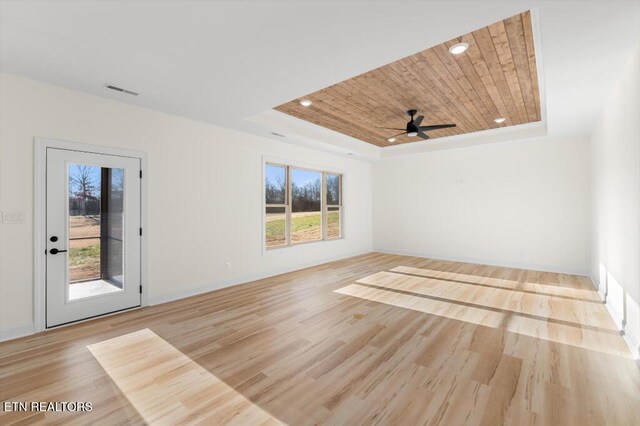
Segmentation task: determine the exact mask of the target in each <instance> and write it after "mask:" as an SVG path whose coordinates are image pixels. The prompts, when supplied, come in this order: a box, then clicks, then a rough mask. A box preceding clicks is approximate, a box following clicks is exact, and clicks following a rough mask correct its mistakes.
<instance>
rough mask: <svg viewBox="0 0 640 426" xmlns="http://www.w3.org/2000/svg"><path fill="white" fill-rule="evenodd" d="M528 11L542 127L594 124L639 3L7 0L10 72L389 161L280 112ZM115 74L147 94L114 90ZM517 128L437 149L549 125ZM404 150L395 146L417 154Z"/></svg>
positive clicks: (1, 12)
mask: <svg viewBox="0 0 640 426" xmlns="http://www.w3.org/2000/svg"><path fill="white" fill-rule="evenodd" d="M527 9H534V11H535V13H536V14H537V19H538V25H539V28H538V29H539V31H538V34H537V36H538V38H539V41H540V43H539V45H538V46H537V47H536V48H537V49H538V53H537V55H538V56H539V58H540V60H541V62H542V65H541V72H542V74H543V75H542V76H541V78H542V79H543V80H544V88H545V98H546V102H545V103H546V113H547V114H546V115H547V120H546V122H545V123H543V124H544V128H543V129H542V130H543V131H544V132H548V133H549V134H550V135H551V134H552V135H560V136H577V135H585V134H588V133H589V131H590V129H591V125H592V121H593V120H594V119H595V118H596V117H597V114H598V112H599V111H600V110H601V108H602V104H603V101H604V99H605V97H606V95H607V94H608V93H609V91H610V90H611V87H612V85H613V82H614V81H615V79H616V77H617V75H618V73H619V72H620V71H621V69H622V67H623V65H624V63H625V62H626V60H628V58H629V57H630V55H631V52H632V50H633V48H634V47H635V46H636V45H637V44H638V42H639V37H640V1H638V0H626V1H612V0H608V1H584V0H582V1H557V0H556V1H515V0H514V1H504V0H497V1H421V2H403V1H368V2H365V1H339V2H338V1H335V2H333V1H330V2H327V1H259V0H258V1H238V0H236V1H108V2H107V1H75V0H72V1H57V0H52V1H46V2H45V1H13V0H2V1H1V3H0V70H1V71H2V72H7V73H12V74H18V75H22V76H25V77H28V78H33V79H36V80H41V81H45V82H49V83H52V84H56V85H60V86H64V87H69V88H73V89H77V90H81V91H84V92H88V93H93V94H96V95H99V96H103V97H107V98H112V99H117V100H120V101H123V102H127V103H131V104H136V105H140V106H144V107H148V108H152V109H156V110H160V111H163V112H168V113H172V114H177V115H181V116H185V117H189V118H192V119H195V120H199V121H204V122H209V123H212V124H216V125H221V126H225V127H231V128H236V129H239V130H243V131H247V132H250V133H255V134H260V135H263V136H267V137H274V138H277V137H275V136H271V135H270V134H269V132H271V131H276V132H279V133H283V134H285V135H286V136H287V137H286V138H284V139H282V138H277V139H278V140H288V141H290V142H292V143H300V144H305V145H309V146H314V147H316V148H319V149H325V150H333V151H336V152H345V153H346V152H347V151H350V152H353V153H356V155H361V156H363V157H380V156H381V151H380V149H379V148H377V147H373V148H376V149H373V150H372V148H371V146H370V145H369V144H366V143H364V142H360V141H356V140H353V139H350V138H347V137H346V136H343V135H339V134H335V132H331V131H328V130H326V129H322V128H318V127H317V126H314V125H311V124H308V123H304V122H299V121H300V120H297V121H298V122H295V121H294V120H285V119H283V118H282V117H280V116H278V114H279V113H278V114H274V112H273V111H271V108H273V107H274V106H276V105H279V104H282V103H284V102H287V101H289V100H291V99H294V98H296V97H298V96H301V95H303V94H306V93H311V92H313V91H316V90H318V89H321V88H324V87H326V86H329V85H331V84H334V83H337V82H339V81H342V80H345V79H347V78H350V77H353V76H355V75H357V74H360V73H363V72H366V71H368V70H371V69H373V68H376V67H378V66H381V65H384V64H387V63H389V62H392V61H394V60H396V59H399V58H402V57H404V56H407V55H410V54H413V53H415V52H417V51H420V50H423V49H426V48H428V47H430V46H433V45H435V44H438V43H441V42H443V41H445V40H448V39H451V38H453V37H456V36H458V35H460V34H464V33H467V32H469V31H472V30H474V29H476V28H479V27H483V26H485V25H488V24H490V23H492V22H496V21H498V20H500V19H504V18H506V17H509V16H512V15H514V14H516V13H519V12H522V11H523V10H527ZM107 82H109V83H112V84H114V85H118V86H121V87H124V88H126V89H130V90H133V91H136V92H139V93H140V96H138V97H132V96H129V95H124V94H120V93H117V92H113V91H109V90H107V89H105V88H104V87H103V86H104V84H105V83H107ZM248 118H250V120H247V119H248ZM513 131H514V129H511V130H506V129H505V131H504V134H503V135H497V136H496V134H489V135H479V136H478V139H477V140H474V139H473V138H472V139H470V140H469V139H465V140H463V142H460V140H458V139H454V140H450V141H447V140H444V141H442V142H439V144H438V145H436V147H437V149H442V148H447V147H452V146H461V145H460V144H461V143H462V144H463V145H464V144H470V143H487V142H490V141H491V140H498V139H504V138H505V137H509V138H521V137H530V136H532V135H535V134H539V133H540V129H537V130H535V131H534V132H531V129H519V130H518V129H516V131H515V133H513V134H510V133H509V132H513ZM536 132H538V133H536ZM456 144H457V145H456ZM410 145H411V144H410ZM420 147H422V148H420ZM429 147H431V148H433V147H434V146H432V145H424V144H423V145H418V148H416V147H414V148H411V150H407V151H406V153H410V152H417V151H420V150H421V149H424V150H426V149H430V148H429ZM397 148H398V149H395V147H394V148H392V149H391V150H389V151H387V153H391V154H393V155H395V154H403V153H405V151H402V150H401V149H400V148H401V147H397Z"/></svg>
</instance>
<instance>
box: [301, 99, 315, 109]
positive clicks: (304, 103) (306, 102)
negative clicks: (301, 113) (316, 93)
mask: <svg viewBox="0 0 640 426" xmlns="http://www.w3.org/2000/svg"><path fill="white" fill-rule="evenodd" d="M312 103H313V102H311V101H310V100H309V99H303V100H301V101H300V105H302V106H303V107H308V106H309V105H311V104H312Z"/></svg>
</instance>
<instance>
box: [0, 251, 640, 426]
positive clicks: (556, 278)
mask: <svg viewBox="0 0 640 426" xmlns="http://www.w3.org/2000/svg"><path fill="white" fill-rule="evenodd" d="M0 400H2V401H91V402H92V405H93V410H92V411H90V412H83V413H72V412H0V423H1V424H3V425H4V424H27V423H35V424H292V425H299V424H301V425H304V424H310V425H313V424H331V425H343V424H344V425H357V424H367V425H368V424H394V425H396V424H411V425H413V424H432V425H436V424H442V425H448V424H469V425H476V424H490V425H494V424H511V425H528V424H530V425H545V424H580V425H586V424H603V423H609V424H640V410H638V407H639V406H640V369H638V366H637V364H636V363H635V361H634V360H633V359H632V358H631V355H630V353H629V351H628V349H627V348H626V345H625V343H624V340H623V338H622V336H621V335H620V333H619V332H618V331H617V330H616V328H615V324H614V323H613V321H612V319H611V317H610V316H609V315H608V313H607V311H606V308H605V307H604V305H603V304H602V303H601V302H599V299H598V296H597V294H596V291H595V290H594V289H593V287H592V286H591V284H590V282H589V280H588V278H585V277H579V276H573V275H567V274H554V273H548V272H539V271H528V270H521V269H513V268H501V267H496V266H489V265H474V264H468V263H458V262H451V261H444V260H435V259H425V258H419V257H410V256H396V255H389V254H382V253H370V254H366V255H361V256H356V257H353V258H349V259H344V260H341V261H337V262H332V263H329V264H324V265H319V266H316V267H312V268H307V269H304V270H300V271H296V272H292V273H288V274H283V275H279V276H276V277H272V278H267V279H264V280H260V281H255V282H251V283H247V284H243V285H239V286H235V287H230V288H226V289H222V290H218V291H214V292H210V293H205V294H201V295H198V296H193V297H189V298H186V299H182V300H178V301H175V302H171V303H167V304H163V305H157V306H153V307H149V308H143V309H139V310H135V311H130V312H126V313H122V314H118V315H114V316H110V317H105V318H101V319H97V320H93V321H89V322H85V323H80V324H76V325H72V326H69V327H63V328H59V329H56V330H52V331H48V332H45V333H40V334H36V335H33V336H29V337H25V338H21V339H16V340H13V341H9V342H4V343H0Z"/></svg>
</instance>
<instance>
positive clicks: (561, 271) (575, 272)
mask: <svg viewBox="0 0 640 426" xmlns="http://www.w3.org/2000/svg"><path fill="white" fill-rule="evenodd" d="M373 251H375V252H378V253H389V254H397V255H400V256H414V257H426V258H429V259H435V260H447V261H451V262H464V263H476V264H480V265H491V266H501V267H504V268H516V269H530V270H532V271H541V272H554V273H558V274H570V275H583V276H588V275H589V272H588V270H587V269H579V268H563V267H558V266H549V265H537V264H533V263H518V262H502V261H496V260H488V259H476V258H468V257H463V256H446V255H441V254H433V253H416V252H407V251H402V250H394V249H384V248H374V249H373Z"/></svg>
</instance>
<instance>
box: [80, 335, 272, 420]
mask: <svg viewBox="0 0 640 426" xmlns="http://www.w3.org/2000/svg"><path fill="white" fill-rule="evenodd" d="M87 348H88V349H89V351H91V353H92V354H93V356H94V357H95V358H96V360H97V361H98V362H99V363H100V365H101V366H102V368H103V369H104V370H105V371H106V373H107V374H108V375H109V376H110V377H111V379H112V380H113V381H114V382H115V384H116V385H117V386H118V388H119V389H120V391H122V393H123V394H124V395H125V396H126V397H127V399H128V400H129V402H131V404H132V405H133V406H134V407H135V409H136V410H137V411H138V413H139V414H140V416H142V418H143V419H144V420H145V422H146V423H147V424H183V423H189V424H193V423H199V422H202V423H204V424H221V423H224V424H227V423H237V424H243V423H246V424H249V423H251V424H262V423H267V424H281V423H280V422H279V421H278V420H277V419H276V418H274V417H272V416H271V415H270V414H269V413H267V412H265V411H264V410H262V409H261V408H260V407H259V406H257V405H255V404H253V403H252V402H251V401H249V400H248V399H247V398H245V397H244V396H243V395H241V394H240V393H238V392H237V391H236V390H234V389H233V388H232V387H230V386H229V385H227V384H226V383H224V382H223V381H222V380H220V379H218V378H217V377H216V376H214V375H213V374H211V373H210V372H209V371H207V370H205V369H204V368H203V367H201V366H200V365H199V364H198V363H196V362H194V361H193V360H191V359H190V358H189V357H188V356H186V355H184V354H183V353H182V352H180V351H179V350H178V349H176V348H175V347H173V346H172V345H171V344H170V343H168V342H167V341H165V340H164V339H162V338H161V337H159V336H158V335H156V334H155V333H154V332H153V331H151V330H149V329H147V328H145V329H143V330H139V331H136V332H133V333H129V334H125V335H123V336H119V337H116V338H113V339H110V340H105V341H103V342H100V343H96V344H93V345H89V346H87Z"/></svg>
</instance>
